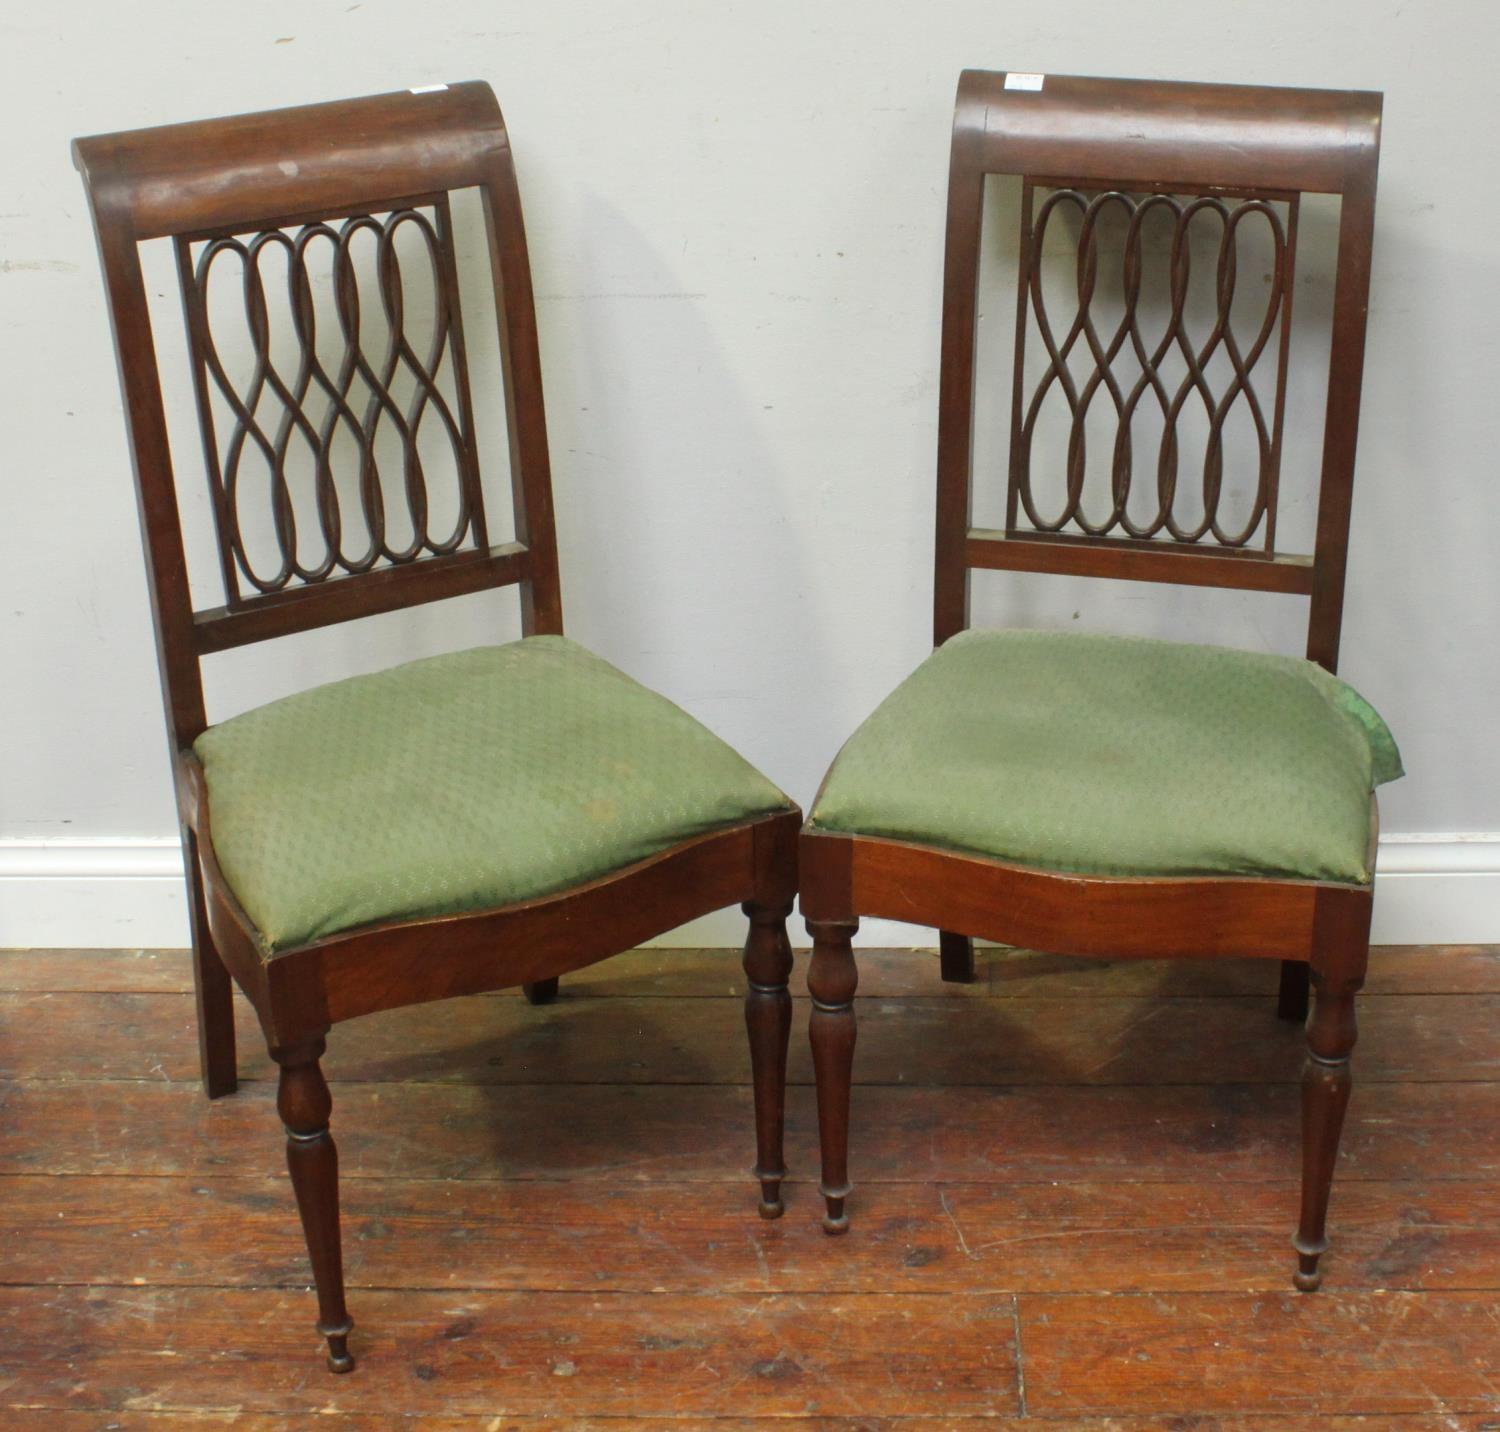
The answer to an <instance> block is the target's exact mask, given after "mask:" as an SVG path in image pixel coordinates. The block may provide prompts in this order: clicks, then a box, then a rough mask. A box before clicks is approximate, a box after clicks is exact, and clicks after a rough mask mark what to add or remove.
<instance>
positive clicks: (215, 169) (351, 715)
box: [74, 83, 801, 1372]
mask: <svg viewBox="0 0 1500 1432" xmlns="http://www.w3.org/2000/svg"><path fill="white" fill-rule="evenodd" d="M74 156H75V162H76V163H77V165H78V167H79V169H80V170H81V171H82V174H83V178H84V184H85V187H86V189H87V191H88V196H89V201H90V204H91V206H92V209H93V216H94V223H95V229H96V233H97V238H98V243H99V253H100V261H101V263H102V266H103V270H104V279H105V285H106V288H107V292H108V300H109V308H110V314H111V318H112V322H113V329H114V340H115V349H116V355H117V358H118V361H119V370H120V381H121V385H122V388H123V393H124V407H125V416H126V423H127V427H128V431H129V440H130V447H131V454H132V457H133V459H134V466H135V478H136V492H137V497H138V500H139V510H140V524H141V535H142V539H143V542H144V544H145V551H146V558H147V566H148V570H149V576H150V589H151V599H152V609H153V613H154V618H155V626H156V639H157V651H158V655H159V658H160V665H161V678H162V690H163V695H164V699H165V703H166V711H167V724H168V730H169V736H170V740H171V751H172V762H173V772H174V775H175V780H176V789H177V797H178V805H179V810H180V814H181V823H182V840H183V846H184V851H185V855H186V862H187V877H188V887H189V895H190V910H191V917H192V942H193V961H194V973H195V978H196V986H197V1005H198V1028H199V1047H200V1054H201V1059H202V1070H203V1082H204V1087H205V1089H206V1091H207V1093H208V1096H209V1097H210V1098H216V1097H218V1096H219V1095H222V1094H227V1093H230V1092H232V1091H233V1090H234V1088H235V1086H236V1061H235V1044H234V1023H233V1015H232V1009H231V986H230V980H231V978H232V979H233V980H234V982H235V983H236V984H238V985H239V987H240V989H241V990H242V991H243V992H244V994H245V996H246V997H247V998H248V999H249V1001H250V1003H251V1004H252V1005H253V1006H254V1007H255V1011H256V1013H257V1014H258V1015H259V1017H260V1022H261V1025H262V1027H263V1029H264V1031H265V1036H266V1042H267V1044H268V1046H269V1048H270V1052H271V1056H272V1058H273V1059H274V1060H275V1061H276V1063H277V1064H278V1065H279V1066H280V1084H279V1093H278V1100H277V1107H278V1109H279V1111H280V1114H281V1117H282V1120H283V1122H284V1123H285V1125H286V1131H287V1161H288V1164H289V1167H290V1170H291V1178H292V1185H293V1188H294V1191H295V1193H296V1198H297V1205H298V1209H299V1211H300V1213H301V1217H302V1224H303V1229H304V1232H305V1234H306V1237H307V1246H308V1252H309V1255H310V1257H311V1261H312V1268H313V1273H314V1276H315V1278H316V1281H317V1291H318V1308H319V1314H320V1319H319V1323H318V1326H319V1329H320V1331H321V1332H322V1334H323V1335H324V1336H325V1337H326V1339H327V1343H328V1363H329V1366H330V1367H331V1368H332V1369H333V1370H334V1371H336V1372H343V1371H347V1370H348V1369H349V1368H350V1367H352V1365H353V1363H352V1360H351V1358H350V1355H349V1349H348V1338H349V1333H350V1329H351V1326H352V1324H351V1322H350V1319H349V1316H348V1313H347V1311H346V1309H345V1304H344V1286H343V1272H342V1266H341V1255H340V1240H339V1214H338V1173H337V1156H336V1154H335V1150H334V1144H333V1140H332V1139H331V1137H330V1136H329V1128H328V1126H329V1112H330V1107H331V1105H330V1097H329V1092H328V1087H327V1085H326V1083H325V1081H324V1077H323V1074H322V1072H321V1070H320V1067H319V1059H320V1058H321V1056H322V1054H323V1052H324V1047H325V1036H326V1035H327V1033H328V1031H329V1029H330V1027H331V1026H333V1025H334V1024H337V1023H338V1022H340V1021H341V1020H346V1019H353V1018H356V1017H357V1016H359V1015H365V1014H371V1013H373V1012H375V1011H377V1010H383V1009H393V1008H397V1007H399V1006H402V1005H408V1004H416V1003H420V1002H423V1001H426V1000H436V999H446V998H448V997H449V996H453V995H464V994H474V993H476V992H479V991H482V990H493V989H498V988H502V987H505V986H510V985H521V986H522V987H523V988H524V989H525V991H526V993H527V995H528V997H529V998H530V999H531V1000H532V1002H533V1003H537V1002H541V1001H543V1000H546V999H548V998H550V997H551V996H552V995H553V994H554V993H555V992H556V989H557V980H558V976H559V975H561V974H564V973H566V972H567V971H569V970H575V969H578V968H580V967H582V966H584V965H588V964H591V963H593V962H594V961H597V960H601V959H604V958H605V957H607V956H609V955H613V954H616V953H618V952H620V951H622V950H626V949H628V948H630V947H631V946H633V945H637V944H639V943H640V942H642V941H643V940H645V939H647V938H649V937H650V936H652V935H655V934H658V933H660V932H661V931H663V930H667V929H670V928H672V927H674V926H676V925H679V924H681V923H683V922H684V921H686V920H688V919H691V918H693V917H696V916H698V915H701V914H703V913H705V912H707V911H710V910H714V909H717V908H719V907H721V906H724V905H728V904H732V903H742V904H743V906H744V909H745V911H746V913H747V914H748V916H749V918H750V931H749V936H748V939H747V943H746V946H745V969H746V971H747V974H748V979H749V994H748V996H747V999H746V1023H747V1026H748V1029H749V1037H750V1049H751V1056H752V1062H753V1074H754V1087H755V1101H756V1103H755V1107H756V1133H757V1139H758V1149H759V1161H758V1165H757V1169H756V1173H757V1176H758V1177H759V1179H760V1181H761V1212H762V1214H764V1215H765V1216H768V1217H774V1216H775V1215H776V1214H777V1213H779V1212H780V1210H781V1203H780V1181H781V1178H782V1174H783V1166H782V1122H781V1121H782V1101H783V1088H784V1082H785V1065H786V1048H787V1037H788V1030H789V1027H790V1018H791V1004H790V999H789V996H788V994H787V988H786V984H787V976H788V973H789V971H790V968H791V953H790V948H789V946H788V943H787V939H786V930H785V917H786V915H787V914H788V913H789V912H790V910H791V905H792V899H793V895H794V892H795V888H796V865H795V856H796V839H795V837H796V831H797V828H798V826H799V825H800V821H801V815H800V812H799V811H798V810H797V809H796V807H795V806H794V805H793V804H792V802H791V801H789V800H788V799H787V798H786V797H785V796H783V795H782V794H781V792H779V791H778V790H776V789H775V787H774V786H772V785H771V784H770V783H769V782H768V781H766V780H765V779H764V778H763V777H762V776H760V775H759V774H758V773H757V772H755V771H754V770H753V768H751V767H750V766H749V765H748V763H746V762H744V761H743V760H742V759H741V758H740V757H739V756H737V755H736V754H735V753H734V752H732V751H731V750H730V749H729V747H727V746H725V745H724V744H723V743H722V742H720V741H719V740H718V739H717V738H716V737H714V736H712V735H711V734H710V733H709V732H707V731H706V730H705V729H704V728H702V727H701V726H699V725H698V724H697V722H695V721H693V720H692V718H691V717H689V716H687V715H686V713H684V712H682V711H680V710H678V709H677V708H676V707H674V706H672V705H671V703H670V702H668V701H666V700H665V699H664V698H662V697H659V696H657V695H655V694H654V693H652V692H649V691H647V690H645V688H643V687H639V686H637V685H636V684H635V683H634V682H632V681H630V680H629V679H628V678H627V677H625V676H623V675H622V674H621V673H619V672H617V671H615V670H614V669H613V668H612V667H609V666H608V665H607V664H606V663H604V662H602V661H601V660H599V659H598V658H597V657H593V656H592V655H590V654H589V653H587V652H585V651H584V650H583V649H582V648H581V647H576V646H574V645H573V644H572V643H569V642H567V641H565V640H564V639H563V637H562V635H561V634H562V603H561V593H560V587H559V579H558V562H557V548H556V539H555V535H554V527H553V507H552V492H551V486H550V476H549V470H548V457H547V441H546V431H545V426H544V418H543V410H542V385H541V370H540V363H539V356H538V348H537V330H536V318H535V313H534V308H533V302H532V290H531V278H530V273H529V270H528V263H527V255H526V239H525V234H524V231H523V228H522V221H521V208H520V202H519V197H518V193H517V188H516V179H515V171H514V168H513V165H512V160H511V152H510V147H509V143H508V140H507V137H506V131H505V126H504V123H503V121H502V119H501V116H500V111H499V108H498V107H497V105H496V103H495V97H494V95H493V94H492V93H491V91H490V89H489V87H488V86H487V85H485V84H481V83H469V84H459V85H454V86H451V87H444V86H438V87H434V88H432V89H429V90H425V91H422V92H411V93H399V94H389V95H380V96H376V97H372V98H365V99H354V100H348V101H344V102H340V103H335V104H324V105H317V106H312V107H307V108H298V109H287V110H281V111H276V112H271V113H266V114H252V115H245V116H241V117H238V118H232V119H220V120H210V121H207V122H203V123H196V124H182V125H173V126H169V127H166V128H161V129H150V130H139V131H135V132H131V133H121V134H111V135H101V136H98V137H95V138H89V139H80V140H78V141H77V142H76V144H75V145H74ZM458 190H474V191H476V192H477V195H478V200H479V204H480V207H481V208H482V211H483V216H484V222H485V229H486V232H487V248H488V264H489V268H490V271H491V275H492V278H493V286H494V292H495V296H496V319H497V322H498V328H499V333H498V338H499V351H500V355H501V366H502V369H503V374H504V389H505V393H504V399H505V412H506V415H507V418H508V424H509V437H510V474H511V487H512V493H513V498H514V508H515V525H516V535H515V540H513V541H509V542H502V543H499V544H497V545H491V542H490V539H489V537H488V536H487V533H486V525H485V512H484V501H483V497H482V494H481V490H480V485H479V451H478V444H477V442H476V437H475V425H474V418H473V414H472V412H471V407H470V392H469V369H468V365H467V362H466V357H465V348H464V330H463V320H462V316H461V311H460V310H461V304H460V290H459V283H458V269H457V266H456V260H455V248H454V237H453V222H452V213H451V207H450V199H449V195H450V192H451V191H458ZM403 231H404V232H403ZM160 238H170V240H171V243H172V246H173V247H174V249H175V254H176V260H177V267H178V271H179V276H180V280H181V288H182V299H183V304H184V309H185V314H186V324H187V331H188V340H189V343H188V348H189V354H190V358H191V366H192V369H193V383H194V391H195V395H196V403H197V413H198V421H199V425H200V427H201V430H202V433H201V435H202V441H203V451H204V457H205V463H206V467H207V472H208V478H209V488H210V495H211V499H212V511H213V518H214V531H215V536H216V539H217V548H218V558H219V569H220V573H219V574H220V578H221V580H222V582H223V587H224V603H223V605H222V606H218V607H214V608H212V609H207V610H203V609H199V610H195V609H194V601H193V597H192V595H191V593H190V589H189V585H188V563H187V560H186V556H185V547H184V531H183V524H182V521H181V518H180V514H179V507H178V493H177V488H176V485H175V480H174V477H173V471H172V461H171V454H170V451H169V447H168V431H167V420H166V415H165V411H164V407H163V399H162V385H161V374H160V371H159V368H158V363H157V357H156V352H155V346H154V342H153V335H152V326H151V317H150V314H149V311H148V306H147V298H146V289H145V286H144V281H143V271H142V262H141V252H140V248H139V246H140V245H141V244H142V243H144V242H146V241H148V240H154V239H160ZM414 252H415V253H416V254H417V255H419V257H418V258H415V259H414V258H413V257H412V255H413V253H414ZM268 255H272V256H274V258H275V262H276V264H277V265H279V266H280V267H279V269H278V270H277V272H278V273H280V274H282V275H284V276H283V277H280V278H278V279H277V280H276V281H275V282H274V283H273V281H272V279H271V278H268V277H266V272H267V271H269V270H270V269H271V267H272V266H271V264H270V263H268V262H266V261H265V260H266V257H267V256H268ZM362 255H363V257H364V258H365V259H368V260H371V263H370V264H369V265H368V267H366V268H364V269H362V268H361V256H362ZM221 264H227V265H228V266H230V267H231V270H232V276H237V277H239V278H240V279H241V281H242V285H241V286H242V290H243V309H244V314H243V317H242V318H241V324H242V328H243V331H242V334H241V338H242V341H247V342H248V351H249V355H250V356H249V359H248V360H247V363H246V364H245V365H236V364H235V363H233V362H231V361H230V359H229V358H228V357H226V356H225V355H226V354H227V353H228V352H229V349H228V348H227V347H225V346H224V342H225V340H224V338H223V336H222V334H221V333H220V331H219V326H218V324H217V323H216V318H215V314H216V312H217V311H218V310H215V309H214V306H213V305H212V304H211V303H210V302H209V301H208V299H207V298H206V297H205V294H206V292H207V290H208V288H209V286H210V275H211V273H212V272H213V271H214V270H215V267H216V266H217V265H221ZM414 264H415V265H416V269H417V270H425V273H423V272H417V271H414V269H413V265H414ZM403 265H404V267H403ZM370 269H373V273H371V272H370V271H369V270H370ZM362 295H363V308H362V307H361V297H362ZM330 304H331V306H332V308H333V310H334V312H333V314H332V315H330V314H329V313H328V311H327V309H328V307H329V305H330ZM278 309H280V311H281V316H282V317H283V318H284V319H285V320H286V321H287V322H289V324H290V327H291V331H292V334H293V337H294V339H295V342H294V344H293V345H292V351H293V352H294V354H295V357H294V359H293V360H285V359H278V357H277V356H276V355H275V353H274V352H273V349H274V348H275V346H276V340H275V338H274V329H275V323H274V319H275V318H276V316H277V310H278ZM418 309H421V310H422V311H421V312H420V313H419V312H418ZM320 320H321V326H320ZM419 328H420V329H421V330H422V332H421V335H420V336H419V334H418V332H417V330H418V329H419ZM377 330H379V333H378V334H377ZM278 364H280V366H278ZM240 366H244V367H247V368H248V377H244V376H243V375H241V377H240V378H239V379H237V378H236V377H235V376H233V375H232V373H231V370H232V369H233V370H235V371H236V372H238V371H239V367H240ZM247 454H248V456H247ZM257 455H258V457H259V460H260V466H259V467H258V468H256V469H255V474H256V475H255V476H253V477H252V476H247V475H246V474H249V473H251V470H252V463H251V459H252V458H255V457H257ZM299 463H300V466H299ZM299 482H300V484H301V485H300V487H299ZM257 493H258V494H259V495H260V496H261V497H262V498H263V499H264V501H262V502H261V503H260V504H259V509H258V510H257V504H256V502H255V497H256V496H257ZM443 512H446V513H449V514H456V515H455V516H452V517H451V518H450V517H448V516H442V517H440V516H439V515H438V514H439V513H443ZM257 521H259V522H260V528H259V529H257V528H256V526H255V523H256V522H257ZM398 529H399V530H398ZM257 530H258V531H259V536H260V539H261V544H260V545H261V548H264V547H265V546H266V542H265V540H264V539H265V536H266V532H267V531H269V532H270V533H271V534H272V535H273V537H274V546H275V548H276V551H277V555H276V556H275V557H274V558H273V559H272V560H271V561H270V562H269V563H268V562H267V561H266V560H265V558H264V555H263V552H260V551H258V550H257V549H256V545H255V540H254V538H255V535H256V533H257ZM510 585H514V586H516V587H517V588H519V592H520V598H521V612H522V630H523V632H524V637H523V639H522V640H521V641H520V642H517V643H513V644H512V645H509V646H501V647H492V648H484V649H481V650H479V651H477V652H465V653H459V654H457V655H456V656H442V657H435V658H430V659H428V660H427V661H422V662H416V663H412V664H409V665H407V666H403V667H399V668H395V669H393V670H390V671H386V672H381V673H377V674H376V675H374V676H370V677H361V678H357V679H355V680H353V681H346V682H339V683H333V684H331V685H328V686H323V687H319V688H315V689H314V690H312V691H310V692H304V693H302V694H300V695H298V696H295V697H293V698H290V699H289V700H285V701H280V702H275V703H272V704H271V705H269V706H265V707H262V708H259V709H257V710H254V711H251V712H248V713H245V714H244V715H241V716H238V717H235V718H233V719H232V720H230V721H228V722H225V723H222V724H220V725H215V726H210V725H209V723H208V721H207V718H206V716H205V709H204V697H203V685H202V678H201V670H200V663H201V661H202V659H203V658H204V657H205V656H207V655H208V654H210V653H214V652H222V651H226V650H228V649H230V648H233V647H238V646H241V645H244V644H247V643H251V642H260V641H266V640H269V639H271V638H274V637H280V636H285V635H287V634H289V633H293V632H302V631H307V630H309V629H310V628H314V627H321V626H325V625H327V624H330V623H335V622H342V621H347V620H350V619H352V618H356V617H363V616H368V615H371V614H373V613H378V612H388V611H391V610H394V609H396V608H402V607H407V606H411V605H415V604H417V603H424V602H430V601H434V600H436V599H439V598H445V597H453V596H457V595H460V594H464V593H474V592H479V591H481V590H484V589H488V588H492V587H502V586H510ZM211 820H212V822H213V825H212V826H211V824H210V821H211Z"/></svg>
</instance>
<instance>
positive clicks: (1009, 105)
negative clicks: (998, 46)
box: [954, 70, 1381, 194]
mask: <svg viewBox="0 0 1500 1432" xmlns="http://www.w3.org/2000/svg"><path fill="white" fill-rule="evenodd" d="M1006 79H1007V75H1006V73H1005V72H1003V71H987V70H965V71H964V72H963V74H962V76H961V77H960V79H959V84H958V105H957V110H956V113H955V116H954V145H955V153H957V151H958V150H959V149H960V148H963V149H964V151H965V152H966V154H967V155H968V156H969V158H970V162H972V163H973V164H975V165H976V167H978V168H979V169H980V170H982V171H984V172H986V173H997V174H1037V175H1066V176H1068V177H1069V178H1075V179H1095V178H1097V179H1101V180H1107V181H1120V180H1141V181H1143V182H1149V183H1155V184H1180V185H1184V186H1191V187H1195V188H1205V189H1212V188H1234V187H1243V188H1263V189H1296V190H1303V191H1311V192H1314V193H1331V194H1340V193H1344V192H1345V191H1346V190H1348V189H1349V188H1350V187H1351V186H1358V185H1359V184H1360V182H1361V181H1362V180H1364V181H1366V182H1368V181H1370V180H1372V179H1373V175H1374V170H1375V163H1376V157H1377V154H1378V151H1379V146H1380V111H1381V95H1380V94H1378V93H1376V92H1373V91H1365V90H1324V89H1287V88H1281V87H1273V86H1264V85H1225V84H1189V83H1181V82H1177V81H1168V80H1126V79H1101V78H1094V77H1091V76H1086V75H1046V76H1043V77H1042V87H1041V88H1040V89H1024V88H1016V87H1013V88H1010V89H1007V88H1006ZM960 141H963V143H962V144H961V143H960Z"/></svg>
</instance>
